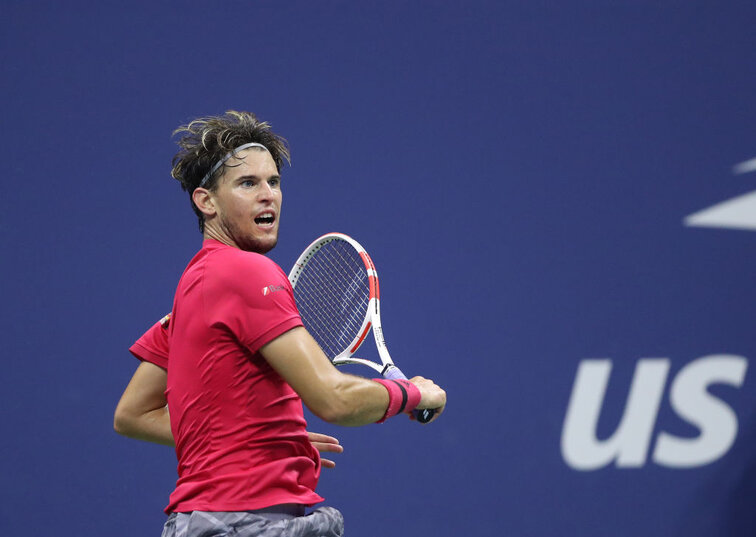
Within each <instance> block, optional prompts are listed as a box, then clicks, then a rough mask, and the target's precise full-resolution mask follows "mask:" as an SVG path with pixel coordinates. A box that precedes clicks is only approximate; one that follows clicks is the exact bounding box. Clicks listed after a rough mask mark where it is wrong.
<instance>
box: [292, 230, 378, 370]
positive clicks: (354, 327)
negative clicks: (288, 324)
mask: <svg viewBox="0 0 756 537" xmlns="http://www.w3.org/2000/svg"><path fill="white" fill-rule="evenodd" d="M369 285H370V284H369V280H368V275H367V272H366V270H365V265H364V263H363V261H362V258H361V257H360V255H359V253H358V252H357V251H356V250H355V249H354V248H353V247H352V246H351V245H350V244H349V243H348V242H346V241H343V240H333V241H331V242H328V243H326V244H324V245H323V246H321V247H320V249H318V250H317V252H315V253H314V254H313V256H312V257H311V258H310V259H309V260H308V262H307V264H306V265H305V267H304V269H303V270H302V272H301V274H300V275H299V278H298V279H297V283H296V285H295V287H294V297H295V299H296V302H297V308H298V309H299V314H300V316H301V317H302V322H303V323H304V325H305V327H306V328H307V330H308V331H309V332H310V334H312V336H313V337H314V338H315V340H316V341H317V342H318V344H319V345H320V346H321V348H322V349H323V351H324V352H325V353H326V355H328V357H329V358H331V359H333V358H335V357H336V356H338V355H339V354H341V353H342V352H343V351H345V350H347V348H348V346H349V345H350V343H351V342H352V341H353V340H354V339H355V337H357V335H359V330H360V328H361V327H362V323H363V321H364V319H365V315H366V313H367V308H368V303H369V301H370V287H369Z"/></svg>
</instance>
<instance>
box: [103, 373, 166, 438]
mask: <svg viewBox="0 0 756 537" xmlns="http://www.w3.org/2000/svg"><path fill="white" fill-rule="evenodd" d="M166 379H167V372H166V370H165V369H163V368H161V367H158V366H156V365H154V364H152V363H150V362H142V363H141V364H140V365H139V367H138V368H137V370H136V371H135V372H134V375H133V376H132V377H131V381H130V382H129V385H128V386H127V387H126V390H125V391H124V392H123V395H121V399H120V401H118V406H117V407H116V410H115V415H114V417H113V427H114V429H115V430H116V432H117V433H119V434H122V435H124V436H128V437H129V438H136V439H139V440H145V441H147V442H155V443H157V444H164V445H167V446H172V445H174V443H173V434H172V433H171V421H170V416H169V414H168V407H167V406H166V400H165V387H166Z"/></svg>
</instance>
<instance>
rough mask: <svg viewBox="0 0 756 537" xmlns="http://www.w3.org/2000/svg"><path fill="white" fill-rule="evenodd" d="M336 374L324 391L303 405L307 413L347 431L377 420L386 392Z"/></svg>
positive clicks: (365, 381) (367, 382) (386, 399)
mask: <svg viewBox="0 0 756 537" xmlns="http://www.w3.org/2000/svg"><path fill="white" fill-rule="evenodd" d="M337 373H338V375H339V377H338V378H337V379H335V380H334V381H333V383H332V384H330V385H328V386H329V387H328V388H325V390H328V391H321V392H320V393H316V394H313V396H311V397H308V399H309V400H308V401H305V404H306V405H307V407H308V408H309V409H310V411H312V413H313V414H315V415H316V416H318V417H319V418H321V419H323V420H324V421H327V422H329V423H333V424H336V425H344V426H349V427H352V426H359V425H366V424H368V423H375V422H377V421H378V420H380V419H381V418H382V417H383V416H384V414H385V413H386V408H387V407H388V402H389V396H388V392H387V391H386V388H384V387H383V386H381V385H380V384H378V383H377V382H373V381H372V380H369V379H365V378H362V377H357V376H353V375H347V374H343V373H341V372H338V371H337ZM303 401H304V399H303Z"/></svg>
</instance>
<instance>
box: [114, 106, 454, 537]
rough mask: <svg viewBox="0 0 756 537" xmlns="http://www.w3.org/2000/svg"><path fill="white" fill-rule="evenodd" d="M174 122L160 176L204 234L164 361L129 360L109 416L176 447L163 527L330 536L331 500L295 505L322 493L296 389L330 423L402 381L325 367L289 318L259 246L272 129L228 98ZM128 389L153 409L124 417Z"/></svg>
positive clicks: (433, 400) (415, 393)
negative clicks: (165, 171) (167, 178)
mask: <svg viewBox="0 0 756 537" xmlns="http://www.w3.org/2000/svg"><path fill="white" fill-rule="evenodd" d="M176 132H178V133H182V135H183V136H182V138H181V139H180V140H179V142H178V144H179V146H180V147H181V150H180V151H179V153H178V154H177V155H176V156H175V157H174V161H173V162H174V168H173V172H172V175H173V177H174V178H176V179H178V180H179V181H180V182H181V186H182V188H183V189H184V190H185V191H187V192H188V193H189V194H190V198H191V201H192V207H193V208H194V211H195V213H196V214H197V217H198V220H199V225H200V230H201V231H202V233H203V237H204V242H203V246H202V249H201V250H200V251H199V252H198V253H197V254H196V255H195V256H194V258H193V259H192V260H191V261H190V262H189V265H188V266H187V268H186V269H185V271H184V273H183V275H182V276H181V279H180V281H179V284H178V287H177V290H176V294H175V297H174V303H173V309H172V317H171V319H170V323H168V325H167V328H166V330H167V332H166V336H167V342H169V344H168V349H167V350H168V359H167V362H164V363H163V365H168V364H169V366H168V368H167V374H166V372H165V369H163V367H162V366H159V364H155V363H150V362H156V361H158V360H154V359H153V360H148V361H147V363H149V365H150V366H152V367H149V366H145V368H144V369H142V366H140V368H139V370H138V371H137V374H135V377H134V379H132V382H131V383H130V385H129V388H127V390H126V392H125V393H124V398H122V400H121V402H120V403H119V408H118V409H117V410H116V429H117V430H119V428H120V429H121V432H124V434H128V435H129V436H135V437H140V438H144V439H147V440H152V441H158V442H162V443H167V444H170V443H174V444H175V446H176V454H177V458H178V463H179V464H178V473H179V479H178V482H177V485H176V489H175V490H174V492H173V494H171V498H170V502H169V505H168V507H167V508H166V512H168V513H169V514H170V516H169V519H168V521H167V522H166V525H165V528H164V531H163V535H164V537H174V536H177V535H181V536H186V537H199V536H200V535H203V534H205V532H208V531H213V532H215V533H213V535H225V534H226V533H232V532H234V535H239V536H242V535H244V536H250V537H251V536H253V535H255V536H256V535H260V536H264V535H274V534H275V535H279V534H280V535H293V536H305V535H313V536H314V535H329V536H330V535H333V536H339V535H342V533H343V520H342V518H341V515H340V513H339V512H338V511H336V510H335V509H333V508H328V507H321V508H319V509H316V510H315V511H314V512H313V513H311V514H309V515H305V507H306V506H312V505H314V504H316V503H319V502H321V501H323V498H321V497H320V496H319V495H318V494H317V493H316V492H315V488H316V485H317V481H318V477H319V473H320V468H321V461H320V457H319V454H318V451H317V450H316V449H315V448H314V447H313V444H312V443H311V441H310V440H311V438H308V435H307V432H306V430H305V425H306V424H305V420H304V417H303V412H302V402H304V404H306V405H307V406H308V408H309V409H310V410H311V411H312V412H313V414H315V415H316V416H318V417H320V418H321V419H323V420H325V421H327V422H329V423H335V424H342V425H364V424H368V423H374V422H378V421H381V420H384V419H386V418H387V417H390V415H388V414H387V413H388V412H390V411H389V409H393V408H397V407H398V406H399V405H396V404H392V403H393V402H394V399H395V398H396V397H401V396H402V395H401V394H400V392H401V390H400V389H399V388H396V389H395V388H394V387H393V386H392V385H391V384H389V383H386V382H385V381H383V380H382V379H376V380H369V379H365V378H362V377H357V376H353V375H348V374H344V373H342V372H340V371H338V370H337V369H336V368H335V367H334V366H333V365H332V364H331V362H330V360H329V359H328V358H327V357H326V356H325V355H324V354H323V351H322V350H321V349H320V347H319V346H318V344H317V343H316V342H315V340H314V339H313V338H312V337H311V336H310V335H309V333H308V332H307V330H306V329H305V328H304V327H303V326H302V322H301V320H300V318H299V313H298V311H297V308H296V305H295V303H294V296H293V292H292V289H291V285H290V284H289V281H288V279H287V277H286V275H285V274H284V272H283V271H282V270H281V269H280V268H279V267H278V266H277V265H276V264H275V263H273V262H272V261H271V260H269V259H268V258H267V257H265V256H264V255H263V254H265V253H267V252H268V251H270V250H271V249H272V248H273V247H274V246H275V245H276V242H277V240H278V226H279V222H280V215H281V201H282V195H281V177H280V170H281V168H282V166H283V164H284V161H288V158H289V152H288V147H287V146H286V143H285V140H284V139H283V138H281V137H279V136H278V135H276V134H274V133H273V132H272V131H271V129H270V126H269V125H268V124H267V123H264V122H260V121H258V120H257V119H256V118H255V116H254V115H252V114H249V113H245V112H234V111H231V112H227V113H226V114H225V115H224V116H220V117H211V118H203V119H198V120H195V121H193V122H191V123H189V124H188V125H186V126H183V127H181V128H180V129H178V130H177V131H176ZM263 288H266V289H274V290H275V292H268V293H262V292H260V290H261V289H263ZM146 335H147V334H145V336H146ZM143 338H144V336H143ZM140 341H141V342H142V343H145V342H144V341H142V338H140ZM138 344H140V342H137V344H135V346H134V347H132V352H135V354H137V356H139V353H140V352H141V353H142V354H149V349H148V352H146V353H145V352H144V349H145V348H149V344H147V345H143V344H141V347H142V348H139V346H138ZM156 354H159V353H156ZM139 357H141V358H143V359H147V357H145V356H139ZM153 358H154V357H153ZM158 359H159V358H158ZM142 365H143V366H144V365H145V364H144V363H143V364H142ZM403 388H404V391H405V392H406V393H407V394H408V400H409V401H408V403H407V404H406V405H405V406H404V408H403V411H404V412H407V413H408V412H410V411H411V410H413V409H414V408H433V409H436V417H437V416H438V415H440V414H441V413H442V412H443V409H444V406H445V404H446V394H445V392H444V391H443V390H442V389H441V388H439V387H438V386H436V385H435V384H434V383H433V382H432V381H430V380H428V379H424V378H422V377H415V378H413V379H411V380H410V381H404V385H403ZM161 390H164V395H163V396H162V397H161V394H160V391H161ZM124 399H125V400H126V401H124ZM135 399H136V400H138V401H140V405H142V406H141V407H140V408H147V407H149V406H153V408H151V409H149V411H148V412H145V413H143V414H142V415H137V416H136V418H137V419H131V418H134V417H135V416H134V413H133V412H128V411H126V412H124V408H126V409H127V410H128V409H129V408H130V407H131V403H130V401H131V402H133V400H135ZM145 401H150V402H151V404H150V405H147V406H144V405H143V403H144V402H145ZM165 402H167V408H166V406H165ZM168 408H170V414H169V413H168V410H167V409H168ZM137 414H138V413H137ZM124 416H125V417H124ZM168 419H169V420H170V429H167V428H166V424H167V422H168ZM119 424H120V426H119ZM315 440H316V441H318V439H317V438H316V439H315ZM321 440H323V441H322V442H321V444H325V445H326V446H327V445H328V444H331V446H334V445H336V444H335V443H334V441H333V440H328V439H327V438H326V439H321ZM324 449H325V450H326V451H328V450H331V451H336V450H337V448H335V447H334V448H328V447H325V448H324ZM276 532H278V533H276Z"/></svg>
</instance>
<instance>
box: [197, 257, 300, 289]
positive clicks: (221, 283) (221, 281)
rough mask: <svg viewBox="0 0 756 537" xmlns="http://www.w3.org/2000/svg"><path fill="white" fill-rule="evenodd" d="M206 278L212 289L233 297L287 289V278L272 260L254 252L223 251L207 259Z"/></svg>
mask: <svg viewBox="0 0 756 537" xmlns="http://www.w3.org/2000/svg"><path fill="white" fill-rule="evenodd" d="M207 268H208V269H209V270H207V272H206V276H205V277H206V278H207V279H208V283H209V284H210V286H211V287H212V288H215V289H216V290H217V288H216V286H218V287H222V288H225V289H228V290H229V291H231V292H234V293H241V292H243V291H242V290H247V292H248V291H249V290H250V289H258V290H262V289H263V288H265V287H269V286H286V285H287V284H288V282H289V280H288V278H287V276H286V274H285V273H284V271H283V270H281V267H279V266H278V265H277V264H276V263H275V262H274V261H273V260H271V259H269V258H267V257H265V256H264V255H261V254H257V253H254V252H245V251H243V250H239V249H237V248H223V249H219V250H216V251H215V252H213V253H212V255H210V256H208V267H207Z"/></svg>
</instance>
